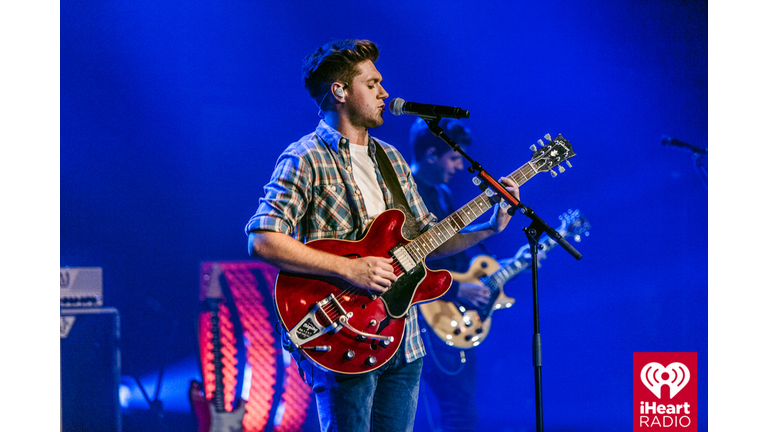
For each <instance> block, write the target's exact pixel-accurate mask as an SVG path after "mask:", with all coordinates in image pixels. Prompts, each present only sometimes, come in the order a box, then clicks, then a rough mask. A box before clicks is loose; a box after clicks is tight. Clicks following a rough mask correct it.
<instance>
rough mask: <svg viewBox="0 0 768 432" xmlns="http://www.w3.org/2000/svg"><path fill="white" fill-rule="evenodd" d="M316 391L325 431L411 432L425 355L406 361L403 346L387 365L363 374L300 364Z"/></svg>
mask: <svg viewBox="0 0 768 432" xmlns="http://www.w3.org/2000/svg"><path fill="white" fill-rule="evenodd" d="M299 365H300V366H301V368H302V369H303V370H304V375H305V380H306V381H307V384H309V385H310V386H311V387H312V389H313V390H314V391H315V400H316V401H317V414H318V417H319V419H320V428H321V429H322V431H323V432H411V431H413V422H414V419H415V417H416V404H417V402H418V400H419V379H420V378H421V365H422V359H418V360H415V361H413V362H411V363H406V362H405V355H404V354H403V348H402V347H401V348H400V349H399V350H397V353H396V354H395V355H394V356H393V357H392V359H390V360H389V362H388V363H387V364H385V365H384V366H382V367H380V368H378V369H376V370H374V371H371V372H366V373H363V374H356V375H345V374H338V373H334V372H327V371H324V370H322V369H320V368H318V367H317V366H315V365H314V364H312V363H311V362H310V361H308V360H306V359H304V360H302V361H301V363H300V364H299Z"/></svg>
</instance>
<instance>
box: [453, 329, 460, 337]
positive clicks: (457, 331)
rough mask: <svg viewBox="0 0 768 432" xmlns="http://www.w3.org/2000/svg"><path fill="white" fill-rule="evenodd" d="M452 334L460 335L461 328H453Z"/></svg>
mask: <svg viewBox="0 0 768 432" xmlns="http://www.w3.org/2000/svg"><path fill="white" fill-rule="evenodd" d="M453 334H455V335H460V334H461V329H460V328H455V329H453Z"/></svg>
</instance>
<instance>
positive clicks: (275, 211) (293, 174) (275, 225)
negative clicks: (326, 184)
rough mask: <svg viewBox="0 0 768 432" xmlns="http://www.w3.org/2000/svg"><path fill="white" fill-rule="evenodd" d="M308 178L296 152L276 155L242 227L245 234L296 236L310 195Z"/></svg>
mask: <svg viewBox="0 0 768 432" xmlns="http://www.w3.org/2000/svg"><path fill="white" fill-rule="evenodd" d="M311 176H312V170H311V169H310V167H308V166H307V163H306V161H304V159H303V158H302V157H301V156H299V154H298V153H297V152H296V151H290V150H289V151H286V152H284V153H283V154H282V155H280V158H279V159H278V160H277V163H276V164H275V170H274V172H273V173H272V178H271V179H270V181H269V183H267V184H266V185H265V186H264V197H263V198H260V199H259V207H258V209H257V210H256V213H255V214H254V215H253V216H252V217H251V219H250V220H249V221H248V223H247V224H246V226H245V232H246V234H248V233H250V232H253V231H274V232H281V233H284V234H287V235H290V236H293V237H296V236H297V234H298V224H299V223H300V222H299V221H300V220H301V218H302V217H303V216H304V213H305V212H306V211H307V203H308V201H309V199H310V196H311V195H310V194H311V192H310V191H311V187H310V186H311V184H312V179H311Z"/></svg>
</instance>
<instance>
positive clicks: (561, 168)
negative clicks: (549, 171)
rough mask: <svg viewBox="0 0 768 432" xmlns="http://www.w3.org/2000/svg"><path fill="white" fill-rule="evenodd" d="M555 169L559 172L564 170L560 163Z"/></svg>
mask: <svg viewBox="0 0 768 432" xmlns="http://www.w3.org/2000/svg"><path fill="white" fill-rule="evenodd" d="M557 170H558V171H560V172H561V173H563V172H565V168H563V167H561V166H560V165H558V166H557Z"/></svg>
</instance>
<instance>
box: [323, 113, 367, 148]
mask: <svg viewBox="0 0 768 432" xmlns="http://www.w3.org/2000/svg"><path fill="white" fill-rule="evenodd" d="M324 114H325V117H324V118H323V120H324V121H325V123H326V124H327V125H328V126H330V127H332V128H334V129H336V130H337V131H339V133H341V135H342V136H344V137H346V138H349V142H351V143H353V144H359V145H364V146H367V145H368V129H367V128H364V127H357V126H353V125H352V124H351V123H350V122H349V119H348V118H346V117H342V116H339V114H338V113H337V112H333V111H326V112H325V113H324Z"/></svg>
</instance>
